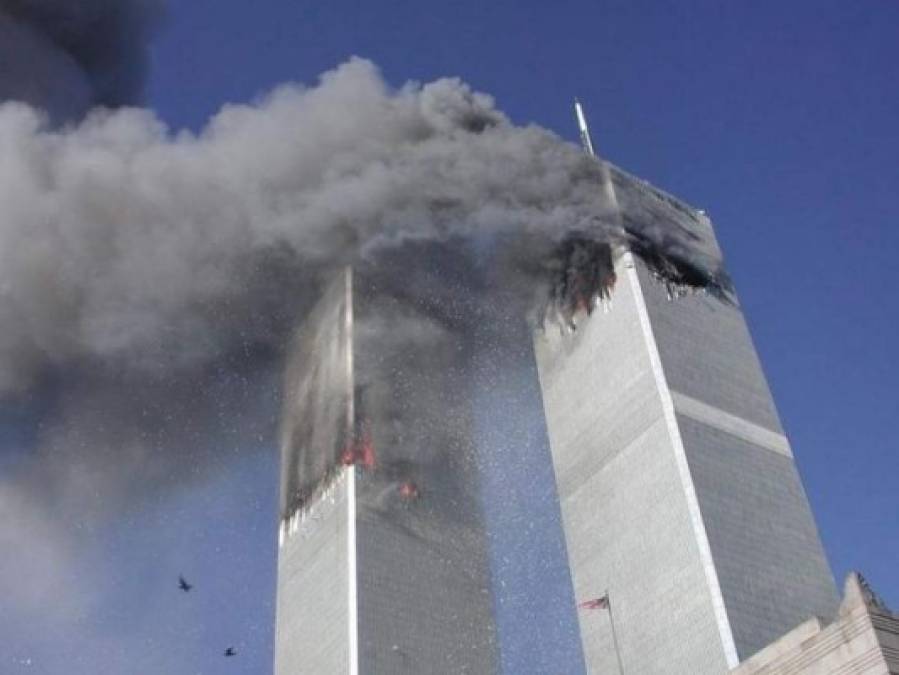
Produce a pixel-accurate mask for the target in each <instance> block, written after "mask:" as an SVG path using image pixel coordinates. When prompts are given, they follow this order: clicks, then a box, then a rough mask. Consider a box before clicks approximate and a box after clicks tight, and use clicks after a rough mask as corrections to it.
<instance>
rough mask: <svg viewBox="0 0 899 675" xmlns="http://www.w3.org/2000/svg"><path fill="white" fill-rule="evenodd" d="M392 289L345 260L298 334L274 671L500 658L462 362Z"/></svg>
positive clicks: (430, 321)
mask: <svg viewBox="0 0 899 675" xmlns="http://www.w3.org/2000/svg"><path fill="white" fill-rule="evenodd" d="M437 274H438V275H439V272H438V273H437ZM396 284H402V275H401V274H400V275H397V274H396V273H395V270H387V271H386V273H385V272H384V271H382V272H381V273H377V272H374V271H365V270H359V269H357V270H354V271H351V270H346V271H345V272H344V273H342V274H340V275H338V277H337V278H336V279H334V280H333V281H332V282H331V283H330V284H329V285H328V286H327V287H326V288H325V290H324V291H323V293H322V295H321V299H320V302H319V303H318V306H317V308H316V309H315V310H314V311H313V312H312V314H311V315H310V316H309V317H308V318H307V320H306V322H305V324H304V326H303V327H302V329H301V330H300V332H299V334H298V337H297V339H296V344H295V348H294V351H293V353H294V358H293V363H292V364H291V365H290V366H289V368H288V374H287V380H286V395H285V410H284V417H283V426H282V470H281V475H282V485H281V495H282V504H281V510H282V513H281V529H280V534H279V538H280V541H279V545H280V550H279V556H278V589H277V609H276V611H277V621H276V639H275V672H276V673H277V674H278V675H297V674H302V673H309V674H316V675H318V674H325V673H410V674H412V673H423V672H446V673H450V672H451V673H472V674H475V673H493V672H496V671H497V669H498V652H497V645H496V631H495V626H494V620H493V606H492V602H493V600H492V596H491V592H490V569H489V561H488V551H487V540H486V535H485V528H484V516H483V510H482V508H481V506H480V503H481V500H480V495H479V492H478V485H479V481H478V470H477V467H478V462H479V460H480V458H479V457H478V456H477V448H476V444H475V443H474V441H473V431H472V417H473V410H472V409H471V403H470V401H471V395H470V394H471V392H470V372H469V368H468V363H469V362H470V357H469V355H468V354H467V353H466V351H467V350H466V348H465V347H464V346H463V347H462V348H461V349H460V346H459V344H458V343H457V341H456V340H455V339H451V334H452V332H451V331H449V330H447V327H446V325H442V324H441V322H440V321H439V320H435V313H434V312H433V311H427V312H424V311H422V312H418V311H417V310H416V306H415V303H414V302H399V301H398V300H397V298H398V297H399V296H401V290H398V289H397V287H396ZM388 291H389V292H388ZM446 309H447V310H448V311H450V312H451V313H452V312H453V311H454V308H453V307H452V306H451V303H449V304H448V305H447V307H446ZM455 309H457V310H458V309H459V308H455ZM447 320H448V321H451V318H449V317H447ZM385 328H389V330H385Z"/></svg>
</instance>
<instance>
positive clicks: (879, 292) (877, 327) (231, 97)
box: [0, 0, 899, 673]
mask: <svg viewBox="0 0 899 675" xmlns="http://www.w3.org/2000/svg"><path fill="white" fill-rule="evenodd" d="M351 55H360V56H364V57H366V58H370V59H372V60H373V61H375V62H376V63H377V64H378V65H379V66H380V67H381V68H382V69H383V72H384V74H385V76H386V78H387V79H388V80H389V81H390V82H391V83H393V84H395V85H398V86H399V85H401V84H402V83H403V82H405V81H407V80H410V79H413V80H419V81H429V80H432V79H435V78H437V77H441V76H445V75H457V76H459V77H461V78H462V79H464V80H466V81H467V82H469V83H470V84H472V85H473V86H474V87H475V88H477V89H480V90H483V91H487V92H489V93H491V94H492V95H494V96H495V97H496V99H497V102H498V105H499V107H500V108H502V109H503V110H504V111H506V112H507V113H508V114H509V115H510V116H511V117H512V119H513V120H515V121H516V122H518V123H535V124H539V125H541V126H545V127H548V128H550V129H552V130H554V131H555V132H557V133H558V134H560V135H561V136H564V137H566V138H568V139H571V140H574V139H575V138H576V129H575V126H574V121H573V115H572V111H571V101H572V98H573V97H574V96H575V95H577V96H579V97H580V98H581V100H582V101H583V103H584V104H585V106H586V107H587V111H588V116H589V118H590V121H591V125H592V131H593V135H594V142H595V143H596V145H597V146H598V149H599V151H600V152H601V153H602V154H604V155H605V156H607V157H608V158H610V159H611V160H612V161H614V162H616V163H617V164H619V165H620V166H622V167H624V168H625V169H627V170H629V171H630V172H632V173H636V174H638V175H640V176H641V177H644V178H646V179H648V180H649V181H650V182H652V183H654V184H656V185H658V186H660V187H662V188H663V189H665V190H667V191H669V192H672V193H674V194H676V195H678V196H680V197H682V198H684V199H685V200H686V201H688V202H690V203H692V204H694V205H696V206H697V207H701V208H704V209H705V210H706V211H707V212H708V213H709V214H710V216H711V217H712V219H713V221H714V223H715V225H716V228H717V232H718V236H719V239H720V241H721V243H722V246H723V248H724V251H725V255H726V259H727V262H728V267H729V270H730V272H731V275H732V276H733V278H734V279H735V282H736V284H737V288H738V290H739V293H740V297H741V301H742V303H743V306H744V309H745V312H746V315H747V318H748V321H749V324H750V328H751V330H752V333H753V336H754V339H755V342H756V346H757V349H758V351H759V352H760V355H761V358H762V362H763V364H764V367H765V370H766V374H767V376H768V378H769V382H770V385H771V388H772V390H773V392H774V395H775V399H776V401H777V404H778V407H779V410H780V413H781V416H782V418H783V421H784V424H785V427H786V429H787V430H788V433H789V435H790V438H791V441H792V443H793V447H794V452H795V455H796V458H797V462H798V464H799V468H800V471H801V474H802V477H803V480H804V484H805V487H806V490H807V492H808V496H809V499H810V501H811V504H812V508H813V511H814V513H815V515H816V518H817V522H818V526H819V529H820V533H821V537H822V539H823V542H824V546H825V548H826V551H827V554H828V556H829V559H830V562H831V565H832V567H833V571H834V573H835V576H836V578H837V580H838V582H840V581H841V580H842V578H843V577H844V575H845V573H846V572H847V571H848V570H849V569H860V570H861V571H863V572H864V573H865V574H866V575H867V576H868V577H869V579H870V580H871V582H872V584H873V585H874V587H875V588H876V589H877V590H878V591H879V592H880V593H881V594H882V595H883V596H884V597H885V599H886V600H887V601H888V603H890V604H892V606H893V607H899V565H897V560H899V532H897V530H899V526H897V522H899V517H897V516H899V499H897V493H896V489H895V483H896V481H895V476H896V474H897V469H899V460H897V448H896V441H895V435H894V434H893V433H891V432H892V430H893V428H894V424H895V421H896V420H897V419H899V396H897V394H896V391H897V385H899V365H897V359H896V357H895V354H894V347H893V345H894V344H895V342H896V338H895V336H894V334H895V332H896V328H897V325H896V324H897V322H899V302H897V299H896V293H895V287H896V262H895V260H894V257H895V256H896V255H897V253H899V229H897V223H899V201H897V199H896V192H897V190H896V187H895V183H896V180H897V177H899V171H897V168H896V161H897V160H896V158H897V157H899V132H897V125H896V120H899V91H897V87H896V71H897V69H896V65H895V64H897V63H899V3H896V2H892V1H887V0H883V1H874V0H858V1H856V2H845V1H836V0H795V1H794V2H791V3H782V2H772V1H764V2H749V1H748V0H744V1H730V2H720V1H711V0H694V1H693V2H690V3H684V2H674V1H670V2H668V1H662V0H657V1H654V2H650V1H648V0H613V1H604V2H600V1H595V2H575V1H564V0H563V1H560V2H554V3H538V2H511V1H509V0H504V1H498V2H489V3H487V2H476V1H474V0H462V1H459V2H447V3H431V2H422V1H421V0H419V1H417V2H413V1H412V0H404V1H394V0H387V1H380V2H377V3H374V2H369V3H363V2H358V1H356V2H350V1H346V0H332V1H331V2H328V3H312V2H308V1H296V0H270V2H267V3H258V5H257V6H256V8H254V9H252V10H251V9H250V5H248V4H247V3H243V2H234V1H232V0H190V1H187V0H173V2H172V3H171V9H170V12H169V17H168V20H167V21H166V22H165V24H164V25H163V27H162V30H161V31H160V33H159V35H158V37H157V39H156V41H155V43H154V47H153V58H152V70H151V77H150V81H149V86H148V90H147V104H148V105H149V106H150V107H152V108H154V109H155V110H156V111H157V112H158V114H159V115H160V116H161V117H162V118H163V119H164V120H166V121H167V122H168V123H169V124H170V125H171V126H172V127H173V128H176V129H177V128H181V127H189V128H193V129H197V128H200V127H201V126H202V125H203V122H204V120H205V119H206V118H207V117H208V116H209V115H210V114H212V113H214V112H215V111H216V110H218V109H219V108H220V107H221V106H222V105H223V104H225V103H227V102H229V101H235V102H243V101H247V100H251V99H253V98H255V97H257V96H259V95H260V94H262V93H264V92H265V91H266V90H267V89H269V88H270V87H272V86H274V85H275V84H277V83H279V82H283V81H286V80H293V81H300V82H307V83H312V82H314V81H315V79H316V77H317V76H318V74H319V73H321V72H322V71H324V70H326V69H329V68H332V67H334V66H335V65H336V64H338V63H340V62H342V61H344V60H346V59H347V58H348V57H349V56H351ZM26 408H27V410H26V409H14V408H8V409H5V410H4V411H3V412H2V413H0V421H2V422H5V423H4V424H3V428H4V429H9V431H8V432H4V433H6V434H7V436H6V438H5V441H6V444H7V445H8V446H9V447H13V446H15V445H16V444H17V441H16V440H15V439H14V438H13V435H16V437H17V438H19V439H20V440H22V439H24V440H27V438H28V425H29V424H30V423H33V422H34V419H35V416H36V415H37V414H38V413H36V412H35V411H34V410H33V408H30V407H27V406H26ZM227 456H228V457H230V458H233V459H226V460H223V462H222V466H221V469H220V471H219V472H218V473H216V474H215V476H213V477H212V478H208V479H205V480H203V481H193V482H189V483H187V484H186V486H185V487H183V488H181V489H180V490H178V491H177V492H176V493H175V494H174V495H172V496H170V497H167V498H166V499H165V500H164V501H162V502H160V503H153V504H148V505H141V506H139V507H135V510H134V512H132V513H128V514H124V515H123V517H122V519H121V521H120V522H119V523H118V524H117V526H116V527H115V528H113V531H108V532H102V533H84V534H83V535H79V536H86V537H93V538H94V539H95V541H96V545H95V546H94V547H93V549H92V550H93V551H94V553H92V554H91V556H87V557H85V556H82V557H81V558H79V559H77V560H73V561H72V562H71V565H70V567H69V570H70V574H72V575H73V577H72V578H73V579H74V580H76V581H77V578H78V575H79V574H80V572H79V570H80V569H84V570H85V572H84V574H85V575H87V574H88V572H87V570H90V571H91V572H96V571H97V570H100V571H102V572H103V573H104V574H105V575H107V577H108V581H109V587H108V588H106V589H96V588H94V589H92V592H91V593H90V600H89V601H87V602H86V603H77V608H76V609H74V610H73V611H74V612H76V615H75V616H73V617H72V618H71V620H72V621H74V622H76V623H77V624H78V625H80V626H82V627H83V626H89V627H90V629H91V631H92V632H93V633H94V634H95V635H98V636H101V638H98V640H97V642H95V643H92V645H91V649H90V650H89V651H88V650H85V651H79V650H78V647H77V645H72V644H70V643H68V642H67V638H66V632H65V630H66V629H65V626H66V624H65V623H64V622H62V621H59V622H56V621H51V622H49V625H44V623H43V622H42V621H41V620H40V617H33V616H15V617H13V616H4V613H3V610H2V607H0V634H12V635H14V636H16V637H17V641H16V645H17V646H16V651H15V653H13V654H12V655H11V656H9V655H5V654H0V671H3V672H38V673H57V672H68V673H94V672H101V671H102V672H110V673H119V672H121V673H145V672H146V673H153V672H162V671H160V670H157V669H156V668H158V667H160V664H165V667H166V670H165V672H169V673H213V672H214V673H224V672H234V673H261V672H266V671H267V670H268V669H269V668H270V664H271V639H272V634H271V630H272V625H271V621H272V620H273V599H272V593H273V588H274V561H275V558H274V555H275V509H276V498H275V494H274V493H275V491H276V486H277V461H276V459H275V457H274V450H273V449H271V448H261V449H259V448H255V449H253V451H251V452H249V453H248V454H247V455H244V454H242V453H241V452H239V451H238V449H236V448H231V449H229V453H228V455H227ZM15 460H16V458H15V457H11V456H10V454H9V453H6V454H5V455H4V454H0V469H3V468H4V466H10V465H12V463H14V462H15ZM60 518H61V519H62V520H65V515H64V514H60ZM52 554H53V552H48V555H52ZM182 572H183V573H184V574H185V575H187V576H188V577H189V578H191V579H192V580H193V581H195V583H196V584H197V589H196V593H195V595H193V596H191V597H190V600H191V602H192V603H194V604H192V605H190V606H189V608H188V607H187V606H183V605H184V603H183V602H182V601H184V600H185V599H186V598H183V597H181V596H179V595H178V594H177V593H172V592H171V591H170V584H169V580H170V578H173V577H174V578H176V577H177V574H178V573H182ZM0 574H2V570H0ZM175 590H176V589H175ZM50 602H52V598H50V599H48V603H50ZM173 603H182V605H176V604H173ZM84 607H88V609H87V610H85V609H84ZM77 612H80V613H77ZM142 617H143V618H142ZM149 622H152V625H147V624H148V623H149ZM228 644H235V645H236V646H237V647H238V649H239V650H240V652H241V659H234V660H229V661H228V662H226V663H223V662H222V661H221V660H220V658H219V655H220V651H221V649H222V648H224V646H226V645H228ZM173 645H178V646H177V647H176V646H173ZM144 659H145V661H144ZM4 660H5V662H4ZM26 661H27V663H26ZM141 663H144V665H143V666H142V665H141ZM149 663H153V664H155V665H154V666H153V667H149V666H147V665H146V664H149Z"/></svg>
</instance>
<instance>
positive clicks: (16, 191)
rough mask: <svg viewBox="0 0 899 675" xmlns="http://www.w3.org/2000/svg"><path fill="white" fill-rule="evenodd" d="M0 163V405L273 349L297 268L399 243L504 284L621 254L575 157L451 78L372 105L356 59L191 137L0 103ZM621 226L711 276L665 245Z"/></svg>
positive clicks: (295, 310) (300, 296)
mask: <svg viewBox="0 0 899 675" xmlns="http://www.w3.org/2000/svg"><path fill="white" fill-rule="evenodd" d="M0 156H2V157H3V159H2V164H0V323H2V325H3V326H4V331H3V333H2V335H0V390H10V389H13V388H16V387H22V386H27V385H28V383H29V382H32V381H33V378H34V377H35V375H36V374H38V373H40V372H41V371H42V370H43V369H45V368H47V367H48V366H56V365H60V364H63V363H67V362H71V361H73V360H80V361H84V360H88V361H96V362H97V363H110V362H115V363H127V364H130V365H132V366H134V365H138V366H141V367H143V368H148V369H151V370H159V369H163V370H165V369H168V368H171V367H173V366H183V365H185V364H191V363H197V362H202V361H204V360H209V359H211V358H216V357H219V356H221V355H222V354H226V353H228V352H230V351H233V350H234V349H235V348H240V347H241V345H247V344H258V343H268V344H278V343H279V340H280V339H281V337H282V335H283V331H284V329H285V328H286V327H288V326H289V325H292V324H293V323H294V321H295V319H296V317H297V316H298V315H299V313H301V312H302V307H303V305H304V303H305V302H307V301H308V299H309V298H310V297H311V295H312V291H314V284H313V283H312V280H313V279H315V278H316V275H317V273H318V272H319V270H321V269H325V268H327V269H333V267H334V266H335V265H337V264H341V263H345V262H352V261H354V260H359V259H372V258H376V257H377V256H378V255H379V254H380V253H381V252H383V251H389V250H391V249H394V248H397V247H399V246H401V245H402V244H403V243H404V242H408V241H431V242H446V241H450V240H458V239H463V240H466V239H467V240H475V239H478V238H503V237H505V238H508V239H510V241H512V242H513V243H512V244H510V247H509V251H508V253H507V254H506V258H507V260H506V261H505V262H504V263H503V264H506V265H507V266H508V268H509V270H510V271H511V272H510V278H512V276H514V277H515V279H516V280H517V281H520V280H521V279H522V275H523V276H524V277H526V278H527V277H530V278H531V279H532V280H537V279H538V278H539V277H540V275H543V274H545V272H546V269H545V267H546V265H545V263H546V261H547V260H550V259H551V258H552V255H553V253H554V252H555V251H557V250H558V246H559V245H560V243H561V242H563V241H565V240H566V238H567V237H570V236H572V235H575V234H576V235H577V236H579V237H588V238H589V239H591V240H594V241H598V242H605V243H608V244H614V245H617V244H618V243H620V242H622V241H623V240H624V233H623V232H621V231H620V230H619V228H618V226H617V225H616V224H615V221H614V220H613V219H611V218H605V217H603V216H604V214H606V210H607V206H606V205H605V204H604V203H603V200H602V197H601V192H600V191H599V190H597V188H596V186H597V181H598V180H599V179H600V173H599V171H598V170H597V167H596V165H595V164H594V163H593V162H592V161H591V160H590V159H588V158H586V157H584V156H583V155H582V154H581V153H580V151H578V150H577V149H576V148H574V147H573V146H571V145H569V144H566V143H562V142H560V140H559V139H558V138H557V137H555V136H554V135H553V134H551V133H549V132H547V131H545V130H542V129H539V128H537V127H534V126H529V127H516V126H513V125H512V124H510V123H509V121H508V120H507V118H506V117H505V116H504V115H503V114H502V113H500V112H499V111H498V110H496V109H495V107H494V106H493V102H492V100H491V99H490V97H488V96H486V95H484V94H478V93H473V92H472V91H471V90H470V89H469V88H468V87H467V86H465V85H464V84H463V83H461V82H459V81H458V80H452V79H444V80H439V81H436V82H434V83H431V84H428V85H425V86H423V87H420V86H417V85H413V84H410V85H406V86H404V87H403V88H401V89H399V90H396V91H394V90H391V89H390V88H389V87H388V86H387V85H385V83H384V82H383V81H382V79H381V77H380V75H379V73H378V71H377V69H376V68H375V66H374V65H372V64H371V63H369V62H367V61H363V60H360V59H354V60H351V61H349V62H348V63H346V64H344V65H342V66H340V67H339V68H337V69H336V70H334V71H331V72H329V73H326V74H324V75H323V76H322V78H321V81H320V83H319V84H318V86H316V87H313V88H308V89H306V88H303V87H301V86H297V85H286V86H283V87H281V88H279V89H277V90H276V91H274V92H273V93H272V94H270V95H269V96H267V97H266V98H265V99H263V100H262V101H260V102H259V103H258V104H255V105H232V106H226V107H225V108H224V109H223V110H222V111H221V112H220V113H219V114H218V115H216V116H215V117H214V118H213V119H212V120H211V121H210V123H209V125H208V126H207V127H206V129H204V130H203V131H202V132H201V133H200V134H199V135H196V136H195V135H192V134H190V133H188V132H180V133H177V134H173V133H171V132H170V131H169V130H167V129H166V128H165V126H164V125H163V124H162V122H160V121H159V120H158V119H157V118H156V117H154V115H153V114H152V113H150V112H148V111H146V110H138V109H126V110H120V111H116V112H108V111H106V112H103V111H97V112H94V113H92V114H91V115H90V116H89V117H88V118H87V119H86V120H85V121H84V122H83V123H81V124H80V125H78V126H77V127H75V128H72V129H67V130H63V131H54V130H51V129H48V128H47V127H46V125H45V123H44V121H43V120H42V117H41V115H40V114H39V113H38V112H36V111H35V110H34V109H32V108H29V107H27V106H24V105H16V104H6V105H3V106H0ZM632 228H640V229H639V230H636V229H635V231H636V232H638V234H639V235H640V237H641V241H643V242H644V248H645V249H647V250H649V251H651V252H652V254H653V255H654V256H656V257H657V258H659V259H662V260H664V259H666V255H667V253H668V252H669V251H670V252H671V253H672V256H674V257H673V258H672V259H674V260H681V259H690V258H685V254H684V252H685V251H686V253H687V255H688V256H689V255H692V260H693V261H695V264H694V263H691V265H693V268H695V269H699V270H701V271H702V275H704V276H700V278H701V279H710V278H715V274H716V272H717V266H718V261H717V260H715V259H714V258H712V257H710V256H709V255H708V254H707V252H704V251H703V250H702V249H701V248H699V247H698V246H696V245H694V244H693V243H692V242H691V241H690V240H689V237H688V236H687V235H681V234H679V233H678V232H677V231H676V230H675V229H673V228H672V229H671V230H670V231H665V232H664V239H662V238H661V237H660V235H659V233H660V232H661V231H662V230H660V229H659V224H658V223H657V222H651V220H650V221H641V222H636V223H634V224H633V225H632ZM690 236H693V235H690ZM647 242H648V243H647ZM650 244H658V245H657V246H655V247H653V246H651V245H650ZM285 279H289V280H290V282H289V283H290V287H289V289H285V288H284V287H283V286H282V282H283V280H285ZM287 290H289V291H290V292H285V291H287ZM528 292H529V293H532V291H530V290H529V291H528Z"/></svg>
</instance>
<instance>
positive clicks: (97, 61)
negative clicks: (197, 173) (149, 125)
mask: <svg viewBox="0 0 899 675" xmlns="http://www.w3.org/2000/svg"><path fill="white" fill-rule="evenodd" d="M162 7H163V5H162V0H78V1H77V2H72V1H69V0H0V100H19V101H24V102H27V103H29V104H31V105H34V106H36V107H39V108H41V109H44V110H46V111H49V113H50V114H51V115H52V116H53V118H54V119H55V120H57V121H63V120H66V119H71V118H77V117H79V116H81V115H82V114H84V113H85V112H86V111H87V110H88V109H90V108H91V107H93V106H98V105H99V106H107V107H118V106H122V105H132V104H135V103H138V102H139V101H140V98H141V93H142V90H143V84H144V78H145V75H146V70H147V46H148V41H149V38H150V36H151V35H152V33H153V30H154V28H155V26H156V25H157V23H158V21H159V19H160V18H161V15H162Z"/></svg>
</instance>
